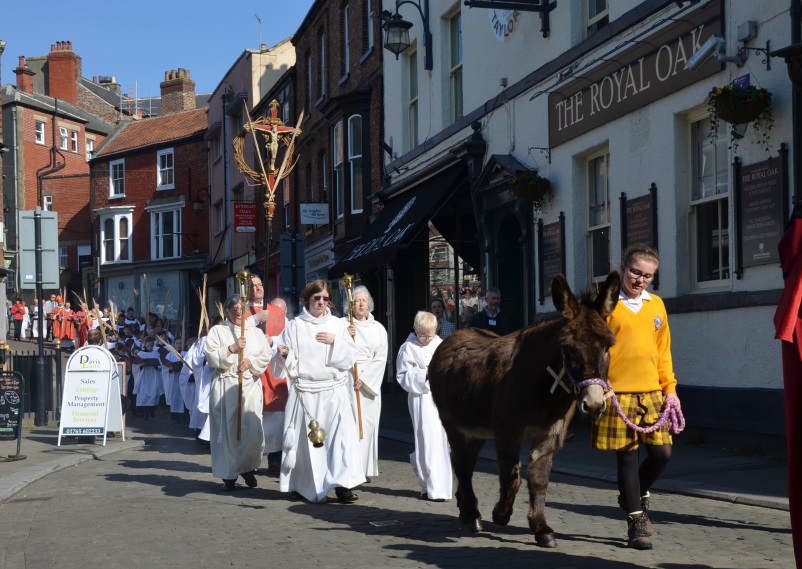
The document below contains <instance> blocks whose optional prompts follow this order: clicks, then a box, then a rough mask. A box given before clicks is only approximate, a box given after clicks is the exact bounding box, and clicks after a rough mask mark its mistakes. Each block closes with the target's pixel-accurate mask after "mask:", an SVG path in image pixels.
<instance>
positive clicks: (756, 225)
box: [739, 157, 785, 267]
mask: <svg viewBox="0 0 802 569" xmlns="http://www.w3.org/2000/svg"><path fill="white" fill-rule="evenodd" d="M783 171H784V169H783V167H782V160H781V159H780V158H779V157H777V158H771V159H769V160H765V161H763V162H758V163H757V164H751V165H749V166H742V167H741V197H740V200H739V201H740V209H741V231H740V233H741V248H742V252H743V266H744V267H749V266H755V265H765V264H768V263H779V262H780V255H779V253H778V251H777V245H778V244H779V242H780V237H782V234H783V225H784V224H785V221H784V216H783V212H784V207H783V204H784V203H785V198H784V195H783V194H784V184H783Z"/></svg>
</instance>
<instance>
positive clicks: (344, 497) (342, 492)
mask: <svg viewBox="0 0 802 569" xmlns="http://www.w3.org/2000/svg"><path fill="white" fill-rule="evenodd" d="M334 493H335V494H336V495H337V501H338V502H339V503H340V504H353V503H354V502H356V501H357V500H359V496H357V495H356V494H354V493H353V492H351V490H349V489H348V488H342V487H340V488H335V489H334Z"/></svg>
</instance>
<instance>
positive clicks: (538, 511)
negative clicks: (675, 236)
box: [428, 271, 621, 547]
mask: <svg viewBox="0 0 802 569" xmlns="http://www.w3.org/2000/svg"><path fill="white" fill-rule="evenodd" d="M620 286H621V278H620V276H619V275H618V273H617V272H615V271H613V272H611V273H610V274H609V275H608V276H607V280H605V282H604V285H603V286H602V287H601V289H600V290H599V292H598V294H597V295H596V296H595V298H594V297H593V296H592V295H591V293H590V292H585V293H583V294H582V296H581V298H579V299H577V298H576V297H575V296H574V294H573V293H572V292H571V289H570V287H569V286H568V282H567V280H566V279H565V277H564V276H563V275H559V274H558V275H557V276H555V277H554V280H553V282H552V285H551V292H552V299H553V300H554V305H555V307H556V308H557V310H558V312H560V314H561V315H562V318H559V319H557V320H552V321H548V322H543V323H541V324H539V325H537V326H534V327H532V328H527V329H524V330H519V331H517V332H513V333H512V334H508V335H506V336H501V337H500V336H498V335H497V334H494V333H493V332H488V331H485V330H479V329H476V328H467V329H464V330H458V331H456V332H454V333H453V334H451V335H450V336H449V337H448V338H446V339H445V340H444V341H443V343H442V344H441V345H440V347H438V348H437V351H436V352H435V354H434V357H433V358H432V361H431V362H430V364H429V375H428V377H429V384H430V388H431V391H432V397H433V399H434V402H435V404H436V405H437V409H438V411H439V413H440V420H441V421H442V423H443V427H444V428H445V431H446V435H447V436H448V442H449V444H450V445H451V465H452V467H453V468H454V473H455V475H456V477H457V492H456V498H457V506H458V507H459V512H460V514H459V517H460V521H461V522H462V523H463V524H467V525H469V526H470V528H471V530H472V531H474V532H479V531H482V530H483V529H484V527H483V525H482V516H481V514H480V513H479V502H478V500H477V499H476V494H475V493H474V491H473V484H472V477H473V470H474V468H475V466H476V460H477V458H478V456H479V451H480V450H481V449H482V446H483V445H484V442H485V441H486V440H488V439H493V438H495V440H496V455H497V459H498V469H499V483H500V493H499V501H498V503H496V506H495V507H494V508H493V521H494V522H495V523H497V524H499V525H502V526H503V525H506V524H507V523H508V522H509V521H510V516H511V515H512V507H513V503H514V502H515V495H516V493H517V492H518V488H519V487H520V486H521V478H520V470H521V463H520V456H521V445H522V444H523V442H524V440H529V441H530V444H531V451H530V454H529V464H528V466H527V468H526V478H527V481H528V483H529V513H528V514H527V518H528V520H529V527H530V528H531V529H532V531H533V532H534V534H535V541H536V543H537V545H539V546H541V547H556V546H557V542H556V540H555V539H554V530H552V529H551V528H550V527H549V525H548V524H547V523H546V514H545V511H544V510H545V504H546V489H547V487H548V484H549V473H550V471H551V463H552V459H553V457H554V453H555V451H557V450H558V449H560V448H561V447H562V445H563V442H564V441H565V435H566V431H567V427H568V425H569V423H570V422H571V418H572V417H573V415H574V411H575V408H576V404H577V402H579V409H580V412H581V413H582V415H583V416H585V417H587V418H589V419H591V420H597V419H598V418H599V417H601V415H602V413H603V412H604V410H605V407H606V402H605V399H604V390H603V388H602V387H601V384H602V383H603V381H606V379H607V369H608V366H609V363H610V347H611V346H612V345H613V344H614V343H615V337H614V336H613V333H612V332H611V331H610V328H609V327H608V326H607V323H606V318H607V316H608V315H609V314H610V313H611V312H612V311H613V309H614V308H615V305H616V303H617V302H618V293H619V289H620Z"/></svg>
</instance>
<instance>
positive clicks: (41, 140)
mask: <svg viewBox="0 0 802 569" xmlns="http://www.w3.org/2000/svg"><path fill="white" fill-rule="evenodd" d="M36 144H45V123H44V122H42V121H36Z"/></svg>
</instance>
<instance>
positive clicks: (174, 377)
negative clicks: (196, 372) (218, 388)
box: [162, 338, 186, 423]
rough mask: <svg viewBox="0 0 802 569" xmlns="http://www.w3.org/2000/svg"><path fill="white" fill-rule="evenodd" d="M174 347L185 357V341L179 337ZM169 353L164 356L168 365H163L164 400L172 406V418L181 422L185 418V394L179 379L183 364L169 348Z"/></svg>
mask: <svg viewBox="0 0 802 569" xmlns="http://www.w3.org/2000/svg"><path fill="white" fill-rule="evenodd" d="M174 344H175V345H174V346H173V348H174V349H175V350H176V351H177V352H178V353H179V354H181V357H184V355H185V354H186V352H183V353H182V348H183V342H182V340H181V338H178V339H177V340H175V342H174ZM164 349H166V350H167V354H166V355H165V356H164V359H163V362H165V363H166V365H163V366H162V384H163V385H164V400H165V402H166V403H167V406H168V407H169V408H170V420H171V421H176V422H178V423H180V422H181V421H183V420H184V410H185V409H184V396H183V395H182V394H181V385H180V383H179V379H180V376H181V369H182V368H183V364H182V363H181V360H179V359H178V356H176V355H175V354H174V353H173V352H172V351H170V350H169V349H167V348H164Z"/></svg>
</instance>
